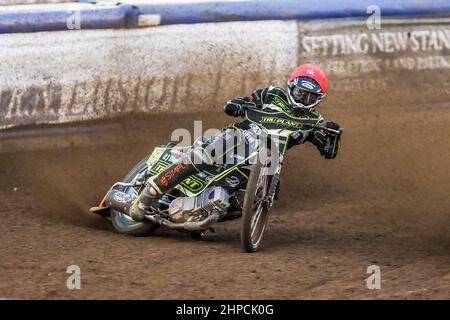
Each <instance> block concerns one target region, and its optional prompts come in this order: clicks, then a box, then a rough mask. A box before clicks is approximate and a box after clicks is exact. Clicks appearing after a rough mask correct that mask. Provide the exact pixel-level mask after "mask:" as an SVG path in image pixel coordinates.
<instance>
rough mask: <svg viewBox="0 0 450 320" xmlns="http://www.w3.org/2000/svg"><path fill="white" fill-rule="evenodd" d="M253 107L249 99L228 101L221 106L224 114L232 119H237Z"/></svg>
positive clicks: (253, 104) (242, 98)
mask: <svg viewBox="0 0 450 320" xmlns="http://www.w3.org/2000/svg"><path fill="white" fill-rule="evenodd" d="M254 106H255V103H254V102H252V101H251V99H250V98H249V97H239V98H235V99H231V100H228V101H227V102H225V104H224V105H223V109H224V111H225V113H226V114H227V115H229V116H232V117H239V116H243V115H244V114H245V111H246V110H247V109H248V108H252V107H254Z"/></svg>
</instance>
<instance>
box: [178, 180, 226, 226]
mask: <svg viewBox="0 0 450 320" xmlns="http://www.w3.org/2000/svg"><path fill="white" fill-rule="evenodd" d="M229 206H230V194H229V193H228V192H227V191H226V190H225V189H224V188H222V187H210V188H207V189H205V190H204V191H203V192H202V193H201V194H200V195H198V196H196V197H181V198H177V199H175V200H173V201H172V202H171V203H170V206H169V215H170V217H171V218H172V220H173V221H174V222H177V223H183V222H187V221H189V222H195V221H202V220H204V219H206V218H207V217H208V215H209V214H210V213H211V212H213V211H216V212H218V213H219V214H224V215H225V214H226V212H227V209H228V207H229Z"/></svg>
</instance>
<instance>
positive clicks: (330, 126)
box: [326, 121, 340, 130]
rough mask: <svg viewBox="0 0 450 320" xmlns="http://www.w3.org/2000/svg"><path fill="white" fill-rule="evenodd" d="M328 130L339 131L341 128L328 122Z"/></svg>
mask: <svg viewBox="0 0 450 320" xmlns="http://www.w3.org/2000/svg"><path fill="white" fill-rule="evenodd" d="M326 126H327V128H330V129H333V130H339V128H340V126H339V125H338V124H337V123H336V122H331V121H329V122H327V124H326Z"/></svg>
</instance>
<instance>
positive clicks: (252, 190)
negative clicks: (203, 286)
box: [241, 160, 271, 252]
mask: <svg viewBox="0 0 450 320" xmlns="http://www.w3.org/2000/svg"><path fill="white" fill-rule="evenodd" d="M264 169H265V167H264V165H263V164H262V163H261V162H260V161H259V160H258V162H257V163H256V164H255V165H254V166H253V167H252V168H251V172H250V176H249V179H248V181H247V188H246V189H247V191H246V193H245V197H244V205H243V209H242V227H241V244H242V246H243V248H244V250H245V251H246V252H256V251H258V250H259V249H260V248H261V243H262V237H263V235H264V231H265V229H266V226H267V222H268V218H269V210H270V208H267V206H266V205H264V204H262V203H261V202H260V201H258V200H260V199H262V198H264V197H265V196H266V195H267V193H268V191H269V190H268V189H269V186H270V181H271V176H270V175H261V171H262V170H264Z"/></svg>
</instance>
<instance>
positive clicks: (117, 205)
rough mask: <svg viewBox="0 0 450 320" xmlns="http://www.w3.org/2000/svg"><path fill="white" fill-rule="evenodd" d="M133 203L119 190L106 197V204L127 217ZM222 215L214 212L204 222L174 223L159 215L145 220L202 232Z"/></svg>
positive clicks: (174, 227) (146, 216)
mask: <svg viewBox="0 0 450 320" xmlns="http://www.w3.org/2000/svg"><path fill="white" fill-rule="evenodd" d="M132 203H133V198H131V196H129V195H128V194H126V193H125V192H122V191H119V190H110V191H109V192H108V193H107V194H106V197H105V204H106V206H107V207H108V208H111V209H112V210H117V211H120V212H122V213H124V214H126V215H129V214H128V213H129V212H130V207H131V205H132ZM220 217H221V215H220V214H219V213H218V212H213V213H212V214H211V215H209V216H208V217H207V218H206V219H204V220H202V221H186V222H182V223H174V222H172V221H169V220H167V219H165V218H162V217H161V216H159V215H155V216H153V215H147V214H146V215H145V219H147V220H149V221H151V222H153V223H157V224H160V225H163V226H166V227H168V228H171V229H184V230H188V231H201V230H205V229H208V228H209V227H210V226H211V225H212V224H214V223H216V222H217V221H218V220H219V219H220Z"/></svg>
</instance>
